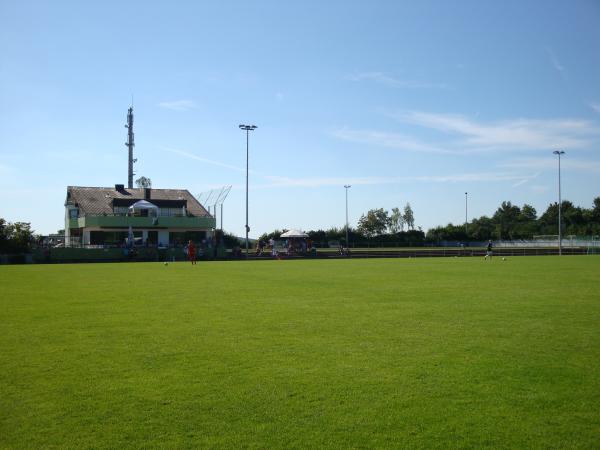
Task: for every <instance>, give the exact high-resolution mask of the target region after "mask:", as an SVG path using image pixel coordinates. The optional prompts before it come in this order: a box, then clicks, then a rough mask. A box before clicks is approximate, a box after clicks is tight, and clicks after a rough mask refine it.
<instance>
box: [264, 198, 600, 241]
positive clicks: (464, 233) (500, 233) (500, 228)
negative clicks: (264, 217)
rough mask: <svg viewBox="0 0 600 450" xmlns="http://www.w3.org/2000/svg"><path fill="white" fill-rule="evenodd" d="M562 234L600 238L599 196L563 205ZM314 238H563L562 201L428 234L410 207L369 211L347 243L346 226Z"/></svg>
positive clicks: (507, 205)
mask: <svg viewBox="0 0 600 450" xmlns="http://www.w3.org/2000/svg"><path fill="white" fill-rule="evenodd" d="M561 216H562V232H563V235H564V236H568V235H576V236H599V235H600V197H596V198H595V199H594V200H593V202H592V207H591V208H585V207H579V206H575V205H574V204H573V203H572V202H570V201H569V200H564V201H563V202H562V208H561ZM286 231H287V230H285V229H284V230H274V231H272V232H271V233H264V234H263V235H262V236H260V238H259V239H261V240H263V241H265V242H266V241H268V240H269V239H271V238H273V239H279V238H280V236H281V234H283V233H285V232H286ZM306 234H308V236H309V239H311V240H312V241H313V243H315V244H316V245H317V246H327V245H328V243H330V242H332V241H335V242H340V243H342V244H343V245H348V244H349V245H350V246H354V247H362V246H365V247H366V246H380V245H386V244H387V245H394V246H395V245H397V246H419V245H431V244H436V243H440V242H442V241H458V242H471V241H473V242H481V241H487V240H488V239H493V240H516V239H532V238H533V237H534V236H536V235H557V234H558V203H551V204H550V205H549V206H548V207H547V208H546V211H544V213H543V214H541V215H539V216H538V213H537V211H536V209H535V208H534V207H533V206H531V205H528V204H524V205H523V206H522V207H519V206H518V205H514V204H512V203H511V202H510V201H504V202H502V204H501V205H500V206H499V207H498V209H497V210H496V211H495V212H494V214H493V215H492V216H491V217H488V216H481V217H479V218H476V219H473V220H472V221H470V222H468V223H466V224H465V223H462V224H452V223H449V224H448V225H445V226H438V227H434V228H431V229H430V230H428V231H427V233H425V232H423V230H422V229H421V227H417V228H416V229H415V218H414V213H413V210H412V208H411V206H410V204H409V203H407V204H406V205H405V206H404V208H403V209H400V208H392V209H391V211H386V210H385V209H383V208H376V209H370V210H369V211H367V212H366V213H365V214H362V215H361V217H360V219H359V220H358V224H357V227H349V229H348V241H349V243H348V244H347V243H346V228H345V227H339V228H338V227H332V228H329V229H327V230H310V231H307V232H306Z"/></svg>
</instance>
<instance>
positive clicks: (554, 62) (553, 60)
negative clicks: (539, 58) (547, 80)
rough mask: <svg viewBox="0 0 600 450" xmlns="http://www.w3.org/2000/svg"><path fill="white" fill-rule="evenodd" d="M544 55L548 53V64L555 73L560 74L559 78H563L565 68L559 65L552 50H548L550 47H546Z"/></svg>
mask: <svg viewBox="0 0 600 450" xmlns="http://www.w3.org/2000/svg"><path fill="white" fill-rule="evenodd" d="M546 53H548V56H549V57H550V62H551V64H552V67H554V68H555V69H556V71H557V72H559V73H560V74H561V76H564V73H565V66H563V65H562V64H561V63H560V61H559V60H558V58H557V57H556V54H555V53H554V50H552V48H550V47H546Z"/></svg>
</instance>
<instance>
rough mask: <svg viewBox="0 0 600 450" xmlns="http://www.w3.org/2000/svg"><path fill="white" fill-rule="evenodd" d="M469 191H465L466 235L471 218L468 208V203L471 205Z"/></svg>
mask: <svg viewBox="0 0 600 450" xmlns="http://www.w3.org/2000/svg"><path fill="white" fill-rule="evenodd" d="M468 199H469V193H468V192H465V235H466V234H467V232H468V226H469V225H468V224H469V219H468V218H467V210H468V205H469V200H468Z"/></svg>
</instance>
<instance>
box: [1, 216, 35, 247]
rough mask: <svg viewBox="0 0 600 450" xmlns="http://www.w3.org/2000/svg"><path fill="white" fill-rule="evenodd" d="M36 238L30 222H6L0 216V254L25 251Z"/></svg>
mask: <svg viewBox="0 0 600 450" xmlns="http://www.w3.org/2000/svg"><path fill="white" fill-rule="evenodd" d="M36 239H37V237H36V236H34V235H33V230H32V229H31V224H29V223H27V222H14V223H12V222H7V221H6V220H4V219H3V218H1V217H0V254H14V253H25V252H27V251H29V250H30V248H31V244H32V243H33V242H34V241H35V240H36Z"/></svg>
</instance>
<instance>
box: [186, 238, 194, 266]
mask: <svg viewBox="0 0 600 450" xmlns="http://www.w3.org/2000/svg"><path fill="white" fill-rule="evenodd" d="M187 253H188V259H189V260H190V262H191V263H192V265H194V264H196V246H195V245H194V242H193V241H192V240H190V242H188V247H187Z"/></svg>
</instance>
